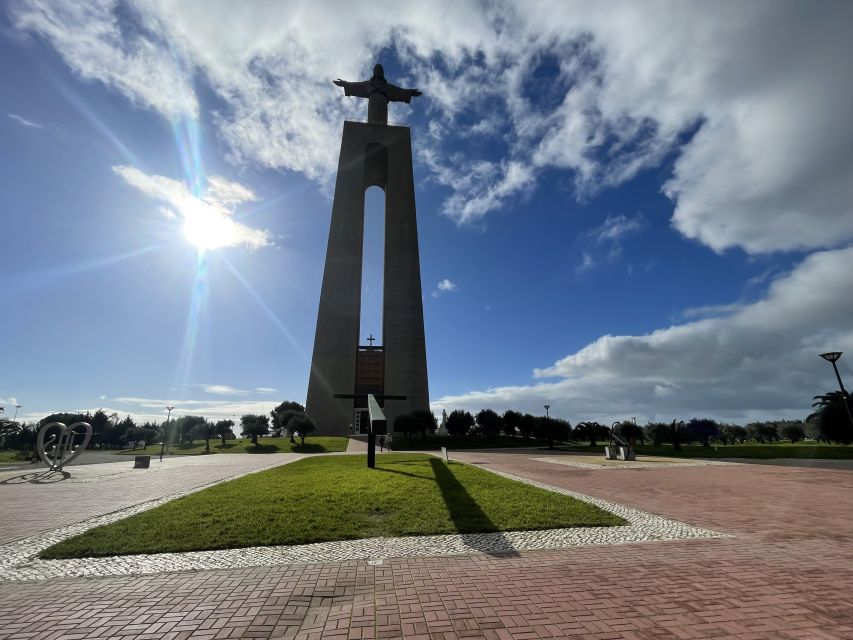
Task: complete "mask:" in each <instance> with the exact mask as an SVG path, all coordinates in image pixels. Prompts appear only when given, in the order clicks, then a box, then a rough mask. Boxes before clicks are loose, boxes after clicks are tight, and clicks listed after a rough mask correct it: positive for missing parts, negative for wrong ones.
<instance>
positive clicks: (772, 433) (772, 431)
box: [746, 422, 779, 444]
mask: <svg viewBox="0 0 853 640" xmlns="http://www.w3.org/2000/svg"><path fill="white" fill-rule="evenodd" d="M746 435H747V437H748V438H749V439H750V440H755V441H756V442H759V443H761V444H764V443H765V442H774V441H775V440H778V439H779V434H778V433H777V431H776V425H775V424H774V423H772V422H751V423H749V424H748V425H746Z"/></svg>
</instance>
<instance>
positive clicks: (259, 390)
mask: <svg viewBox="0 0 853 640" xmlns="http://www.w3.org/2000/svg"><path fill="white" fill-rule="evenodd" d="M255 391H256V392H257V393H277V392H278V389H273V388H272V387H257V388H256V389H255Z"/></svg>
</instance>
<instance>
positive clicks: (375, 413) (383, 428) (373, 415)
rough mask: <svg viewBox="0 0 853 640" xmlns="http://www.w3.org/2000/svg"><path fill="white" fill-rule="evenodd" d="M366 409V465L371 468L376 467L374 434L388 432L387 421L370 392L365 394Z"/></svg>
mask: <svg viewBox="0 0 853 640" xmlns="http://www.w3.org/2000/svg"><path fill="white" fill-rule="evenodd" d="M367 409H368V411H369V412H370V423H369V424H368V427H367V466H368V468H370V469H373V468H375V467H376V435H377V434H379V435H385V434H386V433H388V423H387V422H386V420H385V414H384V413H383V412H382V407H380V406H379V402H377V400H376V398H374V397H373V394H372V393H371V394H368V396H367Z"/></svg>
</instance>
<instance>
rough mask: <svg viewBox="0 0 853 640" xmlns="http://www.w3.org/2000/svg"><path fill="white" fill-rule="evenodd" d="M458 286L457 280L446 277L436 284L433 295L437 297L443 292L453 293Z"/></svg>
mask: <svg viewBox="0 0 853 640" xmlns="http://www.w3.org/2000/svg"><path fill="white" fill-rule="evenodd" d="M458 288H459V287H457V286H456V283H455V282H452V281H451V280H449V279H448V278H445V279H444V280H442V281H441V282H439V283H438V284H437V285H436V287H435V290H434V291H433V292H432V297H433V298H437V297H438V296H440V295H441V294H442V293H453V292H454V291H456V290H457V289H458Z"/></svg>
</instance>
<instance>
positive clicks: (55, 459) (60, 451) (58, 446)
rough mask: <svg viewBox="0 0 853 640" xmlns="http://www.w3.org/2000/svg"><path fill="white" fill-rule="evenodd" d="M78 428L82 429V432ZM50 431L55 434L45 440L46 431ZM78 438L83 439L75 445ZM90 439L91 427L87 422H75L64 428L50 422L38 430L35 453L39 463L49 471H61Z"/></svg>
mask: <svg viewBox="0 0 853 640" xmlns="http://www.w3.org/2000/svg"><path fill="white" fill-rule="evenodd" d="M78 427H83V431H80V430H79V429H78ZM51 430H54V431H55V433H52V434H51V435H50V438H48V439H47V440H45V437H46V436H47V433H48V431H51ZM78 436H82V437H83V439H82V441H80V442H79V443H78V444H77V445H75V444H74V441H75V439H76V438H77V437H78ZM91 439H92V425H90V424H89V423H88V422H75V423H74V424H72V425H70V426H65V424H64V423H62V422H50V423H48V424H46V425H44V426H43V427H42V428H41V429H40V430H39V434H38V438H37V439H36V451H37V452H38V454H39V458H41V461H42V462H44V463H45V464H46V465H47V466H48V467H50V470H51V471H62V466H63V465H66V464H70V463H71V462H72V461H73V460H75V459H76V458H77V457H78V456H79V455H80V454H81V453H83V452H84V451H85V450H86V447H87V446H88V445H89V440H91ZM69 454H70V455H69Z"/></svg>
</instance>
